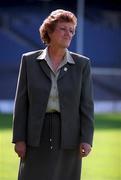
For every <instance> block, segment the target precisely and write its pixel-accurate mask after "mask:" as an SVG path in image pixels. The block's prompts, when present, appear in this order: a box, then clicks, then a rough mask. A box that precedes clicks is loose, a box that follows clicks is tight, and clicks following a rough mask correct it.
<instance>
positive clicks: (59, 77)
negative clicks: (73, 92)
mask: <svg viewBox="0 0 121 180" xmlns="http://www.w3.org/2000/svg"><path fill="white" fill-rule="evenodd" d="M69 68H70V65H69V63H67V64H65V65H64V66H63V67H62V68H61V69H60V73H59V76H58V80H59V79H61V78H62V77H63V76H64V75H66V73H67V72H68V71H69Z"/></svg>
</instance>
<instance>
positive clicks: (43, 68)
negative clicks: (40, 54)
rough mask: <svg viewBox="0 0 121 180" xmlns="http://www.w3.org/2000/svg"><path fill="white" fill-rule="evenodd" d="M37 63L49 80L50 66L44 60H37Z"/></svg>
mask: <svg viewBox="0 0 121 180" xmlns="http://www.w3.org/2000/svg"><path fill="white" fill-rule="evenodd" d="M37 61H38V62H39V65H40V67H41V69H42V70H43V72H44V73H45V74H46V76H47V77H48V78H49V79H50V80H51V76H50V68H49V67H48V65H47V63H46V61H45V60H38V59H37Z"/></svg>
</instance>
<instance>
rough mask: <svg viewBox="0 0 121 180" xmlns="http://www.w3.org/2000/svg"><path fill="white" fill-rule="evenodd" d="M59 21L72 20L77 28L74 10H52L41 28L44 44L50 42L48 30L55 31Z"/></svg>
mask: <svg viewBox="0 0 121 180" xmlns="http://www.w3.org/2000/svg"><path fill="white" fill-rule="evenodd" d="M58 22H72V23H73V24H74V26H75V28H76V26H77V18H76V16H75V15H74V14H73V13H72V12H70V11H66V10H63V9H57V10H55V11H52V12H51V13H50V15H49V16H48V17H47V18H46V19H45V20H44V21H43V23H42V25H41V26H40V28H39V32H40V37H41V39H42V41H43V43H44V44H47V45H48V44H49V43H50V37H49V35H48V32H51V33H52V32H54V30H55V27H56V25H57V23H58Z"/></svg>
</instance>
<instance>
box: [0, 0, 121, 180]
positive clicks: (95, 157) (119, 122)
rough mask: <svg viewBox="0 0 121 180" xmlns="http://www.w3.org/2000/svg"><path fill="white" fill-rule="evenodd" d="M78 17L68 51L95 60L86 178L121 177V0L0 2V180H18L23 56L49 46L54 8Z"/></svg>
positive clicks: (85, 163) (84, 171) (85, 162)
mask: <svg viewBox="0 0 121 180" xmlns="http://www.w3.org/2000/svg"><path fill="white" fill-rule="evenodd" d="M60 8H62V9H65V10H70V11H72V12H73V13H75V15H76V16H77V18H78V26H77V30H76V35H75V36H74V38H73V40H72V43H71V46H70V48H69V50H70V51H74V52H76V53H80V54H82V55H85V56H88V57H89V58H90V59H91V65H92V76H93V86H94V105H95V120H96V123H95V126H96V132H95V138H94V147H95V148H94V151H93V153H92V156H91V157H89V159H88V160H84V163H83V164H84V170H83V174H82V180H120V179H121V1H120V0H70V1H67V0H20V1H19V0H0V179H1V180H16V179H17V168H18V158H17V157H16V156H15V154H14V152H13V149H12V145H11V144H10V143H11V127H12V111H13V104H14V97H15V90H16V84H17V78H18V71H19V65H20V59H21V55H22V53H25V52H28V51H33V50H38V49H42V48H45V47H44V45H43V44H42V41H41V39H40V36H39V31H38V29H39V27H40V25H41V23H42V22H43V20H44V19H45V18H46V17H47V16H48V14H49V13H50V12H51V11H53V10H55V9H60Z"/></svg>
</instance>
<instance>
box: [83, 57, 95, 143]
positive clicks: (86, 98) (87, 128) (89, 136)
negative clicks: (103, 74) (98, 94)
mask: <svg viewBox="0 0 121 180" xmlns="http://www.w3.org/2000/svg"><path fill="white" fill-rule="evenodd" d="M80 122H81V143H82V142H83V143H88V144H90V145H91V146H92V141H93V132H94V103H93V88H92V77H91V68H90V61H89V60H88V61H87V63H86V65H85V66H84V69H83V75H82V90H81V98H80Z"/></svg>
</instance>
